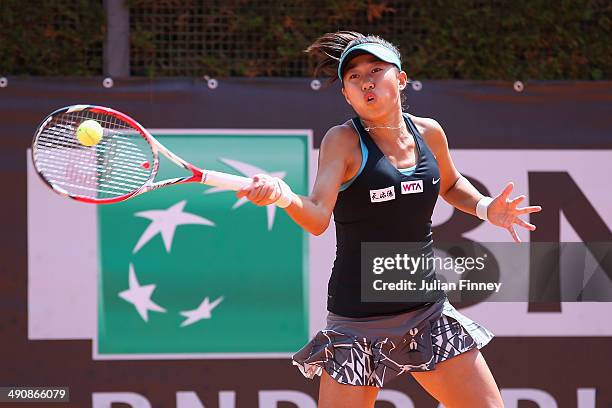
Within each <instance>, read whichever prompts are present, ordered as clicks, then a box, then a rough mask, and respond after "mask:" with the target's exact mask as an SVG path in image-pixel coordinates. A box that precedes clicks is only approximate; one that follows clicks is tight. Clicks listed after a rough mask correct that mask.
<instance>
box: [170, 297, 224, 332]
mask: <svg viewBox="0 0 612 408" xmlns="http://www.w3.org/2000/svg"><path fill="white" fill-rule="evenodd" d="M222 300H223V296H221V297H219V298H217V299H216V300H215V301H214V302H212V303H210V301H209V300H208V296H207V297H206V298H204V301H203V302H202V303H200V306H198V308H197V309H193V310H186V311H183V312H180V313H181V314H182V315H183V316H185V317H186V318H187V320H185V321H184V322H183V323H181V327H185V326H189V325H190V324H194V323H195V322H198V321H200V320H202V319H210V318H211V317H212V315H211V313H210V312H212V310H213V309H214V308H215V307H217V305H218V304H219V303H221V301H222Z"/></svg>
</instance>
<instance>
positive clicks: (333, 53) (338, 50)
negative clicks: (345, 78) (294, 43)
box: [305, 31, 401, 83]
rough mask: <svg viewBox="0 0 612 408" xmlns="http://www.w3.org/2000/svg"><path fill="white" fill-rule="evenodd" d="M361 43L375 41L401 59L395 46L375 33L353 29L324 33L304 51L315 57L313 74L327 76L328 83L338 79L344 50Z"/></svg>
mask: <svg viewBox="0 0 612 408" xmlns="http://www.w3.org/2000/svg"><path fill="white" fill-rule="evenodd" d="M363 43H376V44H381V45H384V46H385V47H386V48H388V49H390V50H392V51H393V52H394V53H395V54H396V55H397V57H398V58H399V59H400V61H401V55H400V52H399V50H398V49H397V47H396V46H395V45H393V44H391V43H390V42H389V41H386V40H384V39H382V38H380V37H379V36H377V35H363V34H361V33H358V32H355V31H337V32H335V33H326V34H324V35H322V36H321V37H319V38H318V39H317V40H316V41H315V42H313V43H312V44H311V45H310V46H309V47H308V48H306V50H305V52H307V53H308V54H309V55H311V56H312V57H314V58H315V60H316V61H317V65H316V67H315V70H314V75H315V76H317V77H318V76H323V77H327V78H328V82H329V83H333V82H335V81H336V80H337V79H338V64H339V63H340V56H342V53H343V52H344V50H346V49H348V48H350V47H353V46H355V45H358V44H363ZM347 62H348V61H347Z"/></svg>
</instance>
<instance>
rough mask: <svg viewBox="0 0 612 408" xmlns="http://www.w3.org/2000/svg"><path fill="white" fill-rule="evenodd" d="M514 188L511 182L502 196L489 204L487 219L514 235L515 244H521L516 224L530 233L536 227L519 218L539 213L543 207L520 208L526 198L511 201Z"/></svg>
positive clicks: (521, 197)
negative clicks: (515, 227)
mask: <svg viewBox="0 0 612 408" xmlns="http://www.w3.org/2000/svg"><path fill="white" fill-rule="evenodd" d="M513 187H514V183H513V182H512V181H511V182H509V183H508V184H507V185H506V187H505V188H504V190H503V191H502V192H501V194H500V195H498V196H497V197H495V198H494V199H493V201H492V202H491V204H489V208H488V209H487V218H488V219H489V222H491V224H494V225H497V226H498V227H502V228H505V229H507V230H508V231H509V232H510V235H512V239H514V242H521V239H520V238H519V236H518V234H517V233H516V231H515V230H514V224H517V225H519V226H521V227H523V228H526V229H528V230H530V231H534V230H535V229H536V226H535V225H533V224H530V223H528V222H526V221H523V220H522V219H520V218H519V217H518V216H519V215H521V214H530V213H533V212H539V211H541V210H542V207H540V206H539V205H532V206H529V207H522V208H518V204H519V203H520V202H521V201H523V200H524V199H525V198H526V196H525V195H524V194H523V195H520V196H518V197H516V198H513V199H510V198H509V196H510V192H511V191H512V188H513Z"/></svg>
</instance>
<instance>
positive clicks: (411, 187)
mask: <svg viewBox="0 0 612 408" xmlns="http://www.w3.org/2000/svg"><path fill="white" fill-rule="evenodd" d="M401 190H402V194H417V193H422V192H423V180H412V181H402V186H401Z"/></svg>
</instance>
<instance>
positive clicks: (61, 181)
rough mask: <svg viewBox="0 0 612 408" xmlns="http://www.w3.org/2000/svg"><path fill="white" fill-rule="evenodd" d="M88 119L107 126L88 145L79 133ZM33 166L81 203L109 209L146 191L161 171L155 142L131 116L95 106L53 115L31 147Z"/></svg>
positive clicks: (58, 189)
mask: <svg viewBox="0 0 612 408" xmlns="http://www.w3.org/2000/svg"><path fill="white" fill-rule="evenodd" d="M86 120H94V121H96V122H98V123H99V124H100V125H101V126H102V138H101V139H100V141H99V143H97V144H95V145H93V146H85V145H83V144H82V143H81V142H80V141H79V139H78V138H77V134H76V132H77V128H78V127H79V125H80V124H81V123H82V122H84V121H86ZM32 161H33V163H34V167H35V169H36V172H37V173H38V175H39V176H40V177H41V179H42V180H43V181H44V182H45V183H46V184H47V185H48V186H49V187H51V188H52V189H53V190H54V191H56V192H57V193H59V194H61V195H63V196H66V197H69V198H72V199H74V200H77V201H81V202H86V203H94V204H110V203H116V202H119V201H123V200H127V199H128V198H130V197H133V196H134V195H137V194H139V193H141V192H143V191H145V190H146V188H147V187H148V186H150V185H151V184H152V182H153V179H154V178H155V175H156V173H157V170H158V168H159V157H158V152H157V148H156V146H155V143H154V139H153V138H152V136H151V135H150V134H149V132H148V131H147V130H146V129H145V128H143V127H142V126H141V125H140V124H139V123H138V122H136V121H135V120H134V119H132V118H130V117H129V116H127V115H125V114H123V113H121V112H119V111H116V110H114V109H110V108H106V107H103V106H95V105H72V106H67V107H65V108H61V109H58V110H56V111H55V112H53V113H51V114H50V115H48V116H47V117H46V118H45V119H44V120H43V121H42V122H41V124H40V126H39V127H38V129H37V131H36V133H35V135H34V140H33V142H32Z"/></svg>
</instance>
